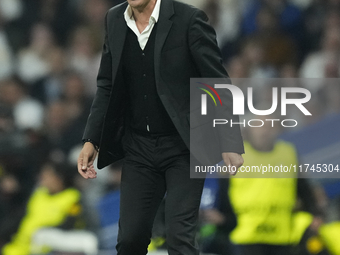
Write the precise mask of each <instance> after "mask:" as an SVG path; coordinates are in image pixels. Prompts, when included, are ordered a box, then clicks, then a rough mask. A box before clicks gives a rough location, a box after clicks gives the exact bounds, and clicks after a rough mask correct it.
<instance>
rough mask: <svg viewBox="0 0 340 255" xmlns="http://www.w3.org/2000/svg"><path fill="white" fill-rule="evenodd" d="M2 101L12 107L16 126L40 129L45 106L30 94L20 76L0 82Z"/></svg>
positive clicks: (0, 100)
mask: <svg viewBox="0 0 340 255" xmlns="http://www.w3.org/2000/svg"><path fill="white" fill-rule="evenodd" d="M0 102H3V103H4V104H6V105H7V106H9V107H11V108H12V110H13V116H14V124H15V126H16V128H18V129H21V130H27V129H33V130H39V129H40V128H41V127H42V124H43V116H44V108H43V106H42V105H41V104H40V103H39V102H38V101H37V100H35V99H33V98H31V97H30V96H29V95H28V93H27V88H26V86H25V85H24V84H23V83H22V82H21V81H20V80H19V79H18V78H11V79H9V80H6V81H4V82H2V83H1V84H0Z"/></svg>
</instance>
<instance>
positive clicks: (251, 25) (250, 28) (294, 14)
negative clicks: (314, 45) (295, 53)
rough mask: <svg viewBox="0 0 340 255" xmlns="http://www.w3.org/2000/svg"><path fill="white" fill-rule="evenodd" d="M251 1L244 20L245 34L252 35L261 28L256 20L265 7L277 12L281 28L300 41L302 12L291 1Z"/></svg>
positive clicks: (243, 28)
mask: <svg viewBox="0 0 340 255" xmlns="http://www.w3.org/2000/svg"><path fill="white" fill-rule="evenodd" d="M249 3H250V4H249V6H248V8H247V9H246V13H245V14H244V19H243V22H242V30H243V33H244V34H245V35H251V34H253V33H255V32H256V31H257V30H258V29H259V24H258V23H257V22H256V20H257V19H258V15H259V13H260V11H261V10H262V9H263V8H264V7H265V8H269V9H270V10H271V11H273V12H275V15H276V16H278V27H279V29H280V30H281V31H283V32H286V33H288V34H289V35H290V36H292V38H294V39H295V40H296V43H298V42H299V40H300V39H301V33H302V13H301V11H300V10H299V9H298V8H297V7H296V6H295V5H293V4H292V3H291V2H290V1H288V0H254V1H250V2H249ZM268 25H269V24H268Z"/></svg>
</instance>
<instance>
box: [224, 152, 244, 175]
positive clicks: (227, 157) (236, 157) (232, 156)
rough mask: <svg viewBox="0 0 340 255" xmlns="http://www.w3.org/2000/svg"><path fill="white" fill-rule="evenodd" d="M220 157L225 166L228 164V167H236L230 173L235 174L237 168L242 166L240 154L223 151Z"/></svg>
mask: <svg viewBox="0 0 340 255" xmlns="http://www.w3.org/2000/svg"><path fill="white" fill-rule="evenodd" d="M222 158H223V161H224V164H225V165H226V166H230V168H232V167H233V169H235V168H236V171H234V172H230V175H236V173H237V170H238V168H239V167H240V166H242V165H243V162H244V160H243V158H242V155H240V154H238V153H234V152H223V153H222Z"/></svg>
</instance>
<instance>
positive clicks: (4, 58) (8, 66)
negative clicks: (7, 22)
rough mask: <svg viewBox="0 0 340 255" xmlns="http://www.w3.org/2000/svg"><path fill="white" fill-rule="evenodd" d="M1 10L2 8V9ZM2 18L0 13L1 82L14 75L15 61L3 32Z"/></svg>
mask: <svg viewBox="0 0 340 255" xmlns="http://www.w3.org/2000/svg"><path fill="white" fill-rule="evenodd" d="M0 10H1V8H0ZM2 22H3V21H2V17H1V13H0V66H1V68H0V81H1V80H3V79H6V78H8V77H10V76H11V75H12V74H13V71H14V70H13V69H14V63H13V62H14V60H13V54H12V49H11V47H10V44H9V42H8V39H7V34H6V33H5V31H4V30H3V24H2Z"/></svg>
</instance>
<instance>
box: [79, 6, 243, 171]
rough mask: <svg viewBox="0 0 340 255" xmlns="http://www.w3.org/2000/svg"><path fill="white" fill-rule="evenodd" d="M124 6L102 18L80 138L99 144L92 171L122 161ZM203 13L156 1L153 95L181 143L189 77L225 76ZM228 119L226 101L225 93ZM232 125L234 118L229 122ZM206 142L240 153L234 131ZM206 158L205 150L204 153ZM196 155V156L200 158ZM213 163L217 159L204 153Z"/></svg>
mask: <svg viewBox="0 0 340 255" xmlns="http://www.w3.org/2000/svg"><path fill="white" fill-rule="evenodd" d="M126 8H127V2H124V3H122V4H120V5H118V6H115V7H113V8H112V9H110V10H109V11H108V13H107V15H106V18H105V27H106V35H105V42H104V46H103V52H102V60H101V65H100V70H99V73H98V78H97V87H98V89H97V93H96V96H95V99H94V101H93V104H92V108H91V112H90V115H89V118H88V122H87V125H86V128H85V132H84V136H83V138H84V139H92V140H93V141H96V142H97V143H98V144H99V145H100V152H99V156H98V168H103V167H105V166H106V165H108V164H110V163H113V162H114V161H117V160H119V159H121V158H123V157H124V154H123V149H122V142H121V140H122V136H123V134H124V130H125V128H124V123H125V120H124V118H125V117H126V108H127V103H126V101H127V98H128V96H127V94H126V93H127V90H126V86H125V84H124V80H123V75H122V70H121V64H120V63H121V58H122V57H124V56H122V51H123V47H124V41H125V37H126V32H127V29H128V27H127V25H126V22H125V19H124V12H125V10H126ZM207 20H208V18H207V16H206V14H205V13H204V12H203V11H201V10H199V9H197V8H195V7H192V6H189V5H186V4H184V3H180V2H177V1H174V0H162V2H161V7H160V17H159V20H158V24H157V33H156V41H155V49H154V50H155V52H154V66H155V78H156V87H157V92H158V95H159V97H160V99H161V101H162V103H163V105H164V107H165V109H166V110H167V112H168V114H169V116H170V118H171V119H172V121H173V123H174V125H175V127H176V128H177V130H178V132H179V134H180V135H181V137H182V139H183V140H184V142H185V143H186V145H187V146H188V148H189V147H190V146H189V143H190V123H189V122H190V121H189V113H190V94H189V93H190V86H189V85H190V78H194V77H206V78H209V77H214V78H223V77H224V78H228V74H227V72H226V71H225V69H224V67H223V65H222V58H221V53H220V50H219V48H218V46H217V42H216V39H215V37H216V35H215V31H214V29H213V28H212V27H211V26H210V25H209V24H208V23H207ZM229 97H230V98H229V99H230V100H229V101H228V102H229V103H228V105H227V106H228V107H229V111H230V118H234V117H233V116H232V114H231V110H232V103H231V102H232V99H231V94H230V95H229ZM234 119H235V121H237V119H238V118H234ZM211 139H213V141H214V142H215V144H220V147H221V150H220V151H221V152H222V151H223V152H237V153H243V141H242V137H241V134H240V129H239V128H229V129H228V130H227V131H226V132H223V133H221V134H219V135H217V136H216V135H214V136H213V137H212V138H211ZM207 154H209V151H207ZM201 156H202V155H198V157H199V158H201ZM209 158H213V159H214V160H215V161H217V160H219V159H220V158H221V154H219V155H210V156H209Z"/></svg>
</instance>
